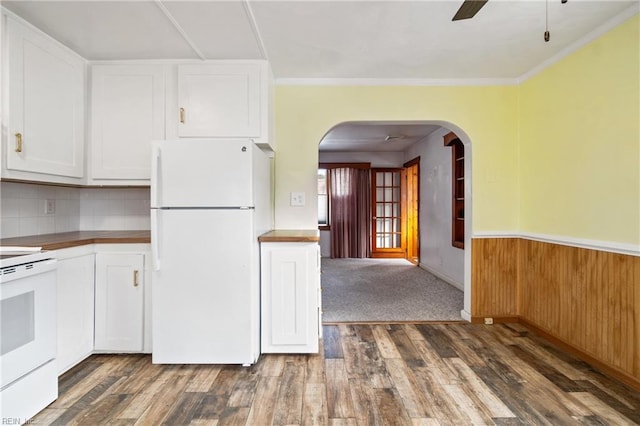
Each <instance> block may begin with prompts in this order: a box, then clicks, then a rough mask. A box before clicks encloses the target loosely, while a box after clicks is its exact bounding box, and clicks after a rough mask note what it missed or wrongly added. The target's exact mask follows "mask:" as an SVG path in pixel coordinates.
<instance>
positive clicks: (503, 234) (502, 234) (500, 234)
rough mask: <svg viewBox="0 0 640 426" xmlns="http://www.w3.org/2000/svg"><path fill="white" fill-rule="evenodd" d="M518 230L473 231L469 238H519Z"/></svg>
mask: <svg viewBox="0 0 640 426" xmlns="http://www.w3.org/2000/svg"><path fill="white" fill-rule="evenodd" d="M520 237H521V234H520V233H519V232H518V231H474V232H473V235H472V236H471V238H476V239H478V238H520Z"/></svg>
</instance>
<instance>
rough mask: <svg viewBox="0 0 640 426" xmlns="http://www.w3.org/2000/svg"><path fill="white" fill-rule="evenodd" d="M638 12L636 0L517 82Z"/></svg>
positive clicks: (639, 7)
mask: <svg viewBox="0 0 640 426" xmlns="http://www.w3.org/2000/svg"><path fill="white" fill-rule="evenodd" d="M639 12H640V2H636V3H634V4H633V5H632V6H631V7H629V8H627V9H625V10H623V11H622V12H620V13H619V14H617V15H616V16H614V17H613V18H611V19H609V20H608V21H606V22H605V23H603V24H602V25H600V26H599V27H596V28H595V29H594V30H593V31H591V32H589V33H587V34H585V35H584V36H583V37H580V38H579V39H578V40H576V41H575V42H573V43H571V44H570V45H568V46H566V47H565V48H564V49H562V50H560V51H559V52H558V53H556V54H555V55H553V56H552V57H550V58H549V59H547V60H545V61H543V62H542V63H541V64H539V65H537V66H535V67H533V68H532V69H530V70H529V71H527V72H526V73H524V74H522V75H521V76H520V77H518V78H516V81H517V82H518V84H522V83H524V82H525V81H527V80H528V79H530V78H532V77H534V76H535V75H537V74H539V73H541V72H542V71H544V70H545V69H547V68H549V67H550V66H551V65H553V64H555V63H557V62H560V61H561V60H562V59H564V58H566V57H567V56H569V55H570V54H572V53H573V52H576V51H578V50H580V49H582V48H583V47H584V46H585V45H587V44H588V43H591V42H592V41H594V40H595V39H597V38H599V37H601V36H603V35H604V34H606V33H607V32H609V31H611V30H612V29H614V28H615V27H617V26H618V25H620V24H622V23H623V22H624V21H626V20H627V19H629V18H631V17H633V16H635V15H636V14H637V13H639Z"/></svg>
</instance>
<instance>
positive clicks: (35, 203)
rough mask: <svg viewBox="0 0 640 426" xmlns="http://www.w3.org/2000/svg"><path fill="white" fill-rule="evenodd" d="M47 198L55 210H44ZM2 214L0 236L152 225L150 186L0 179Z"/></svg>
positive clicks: (142, 227) (121, 228) (0, 216)
mask: <svg viewBox="0 0 640 426" xmlns="http://www.w3.org/2000/svg"><path fill="white" fill-rule="evenodd" d="M46 200H55V213H53V214H46V213H45V204H46ZM0 218H1V219H0V238H11V237H22V236H27V235H40V234H51V233H54V232H70V231H108V230H141V229H149V227H150V224H149V189H147V188H70V187H57V186H49V185H38V184H26V183H14V182H1V183H0Z"/></svg>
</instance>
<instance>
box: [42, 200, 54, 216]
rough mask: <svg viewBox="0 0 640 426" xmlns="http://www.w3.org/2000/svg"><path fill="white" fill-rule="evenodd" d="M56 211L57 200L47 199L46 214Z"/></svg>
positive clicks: (45, 204) (45, 203)
mask: <svg viewBox="0 0 640 426" xmlns="http://www.w3.org/2000/svg"><path fill="white" fill-rule="evenodd" d="M55 213H56V200H46V201H45V202H44V214H55Z"/></svg>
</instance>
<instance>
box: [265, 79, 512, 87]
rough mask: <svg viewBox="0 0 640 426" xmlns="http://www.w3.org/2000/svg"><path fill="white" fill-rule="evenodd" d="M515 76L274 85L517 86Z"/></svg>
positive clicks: (282, 82) (283, 81)
mask: <svg viewBox="0 0 640 426" xmlns="http://www.w3.org/2000/svg"><path fill="white" fill-rule="evenodd" d="M518 84H519V82H518V79H516V78H276V86H517V85H518Z"/></svg>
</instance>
